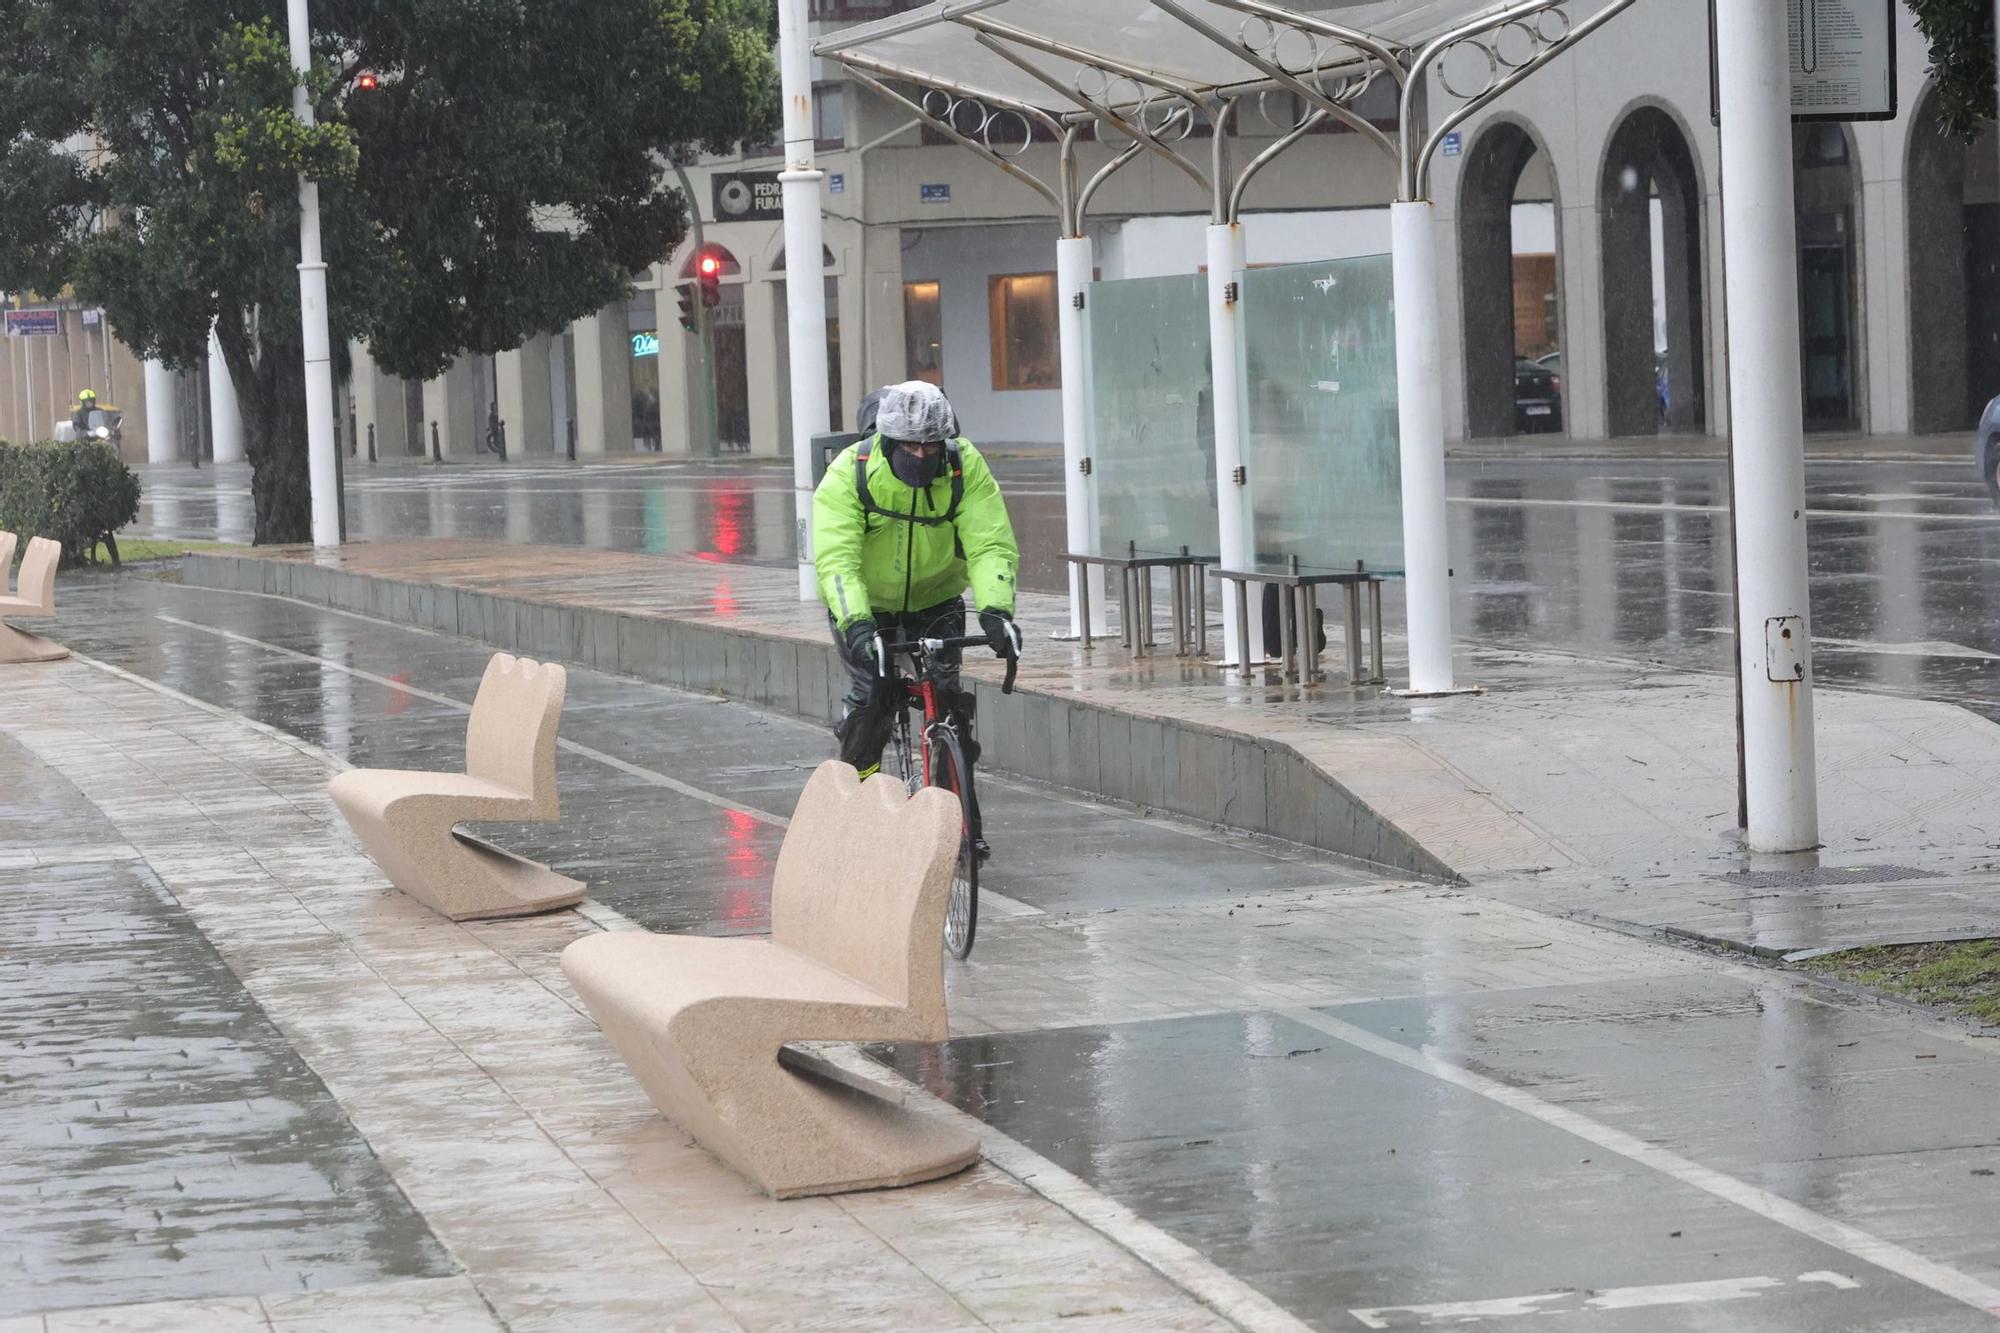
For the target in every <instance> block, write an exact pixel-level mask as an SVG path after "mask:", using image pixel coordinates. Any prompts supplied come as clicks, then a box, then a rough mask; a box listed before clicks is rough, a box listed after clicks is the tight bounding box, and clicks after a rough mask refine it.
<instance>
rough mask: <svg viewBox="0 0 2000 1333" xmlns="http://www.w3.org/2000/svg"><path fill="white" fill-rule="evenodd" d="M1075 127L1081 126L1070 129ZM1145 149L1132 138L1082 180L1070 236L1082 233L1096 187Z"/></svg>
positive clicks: (1144, 146)
mask: <svg viewBox="0 0 2000 1333" xmlns="http://www.w3.org/2000/svg"><path fill="white" fill-rule="evenodd" d="M1076 128H1081V127H1072V129H1076ZM1145 151H1146V145H1144V144H1142V143H1140V142H1139V141H1138V140H1137V139H1134V140H1133V141H1132V142H1131V143H1129V144H1126V145H1125V148H1124V151H1122V152H1120V153H1119V154H1118V155H1117V156H1116V157H1114V158H1112V159H1111V160H1110V161H1109V162H1106V163H1105V164H1104V165H1103V166H1101V167H1099V168H1098V169H1097V171H1096V173H1095V174H1094V175H1092V176H1091V178H1090V179H1089V180H1087V181H1085V182H1084V184H1083V188H1082V189H1081V190H1079V191H1077V194H1076V216H1075V217H1074V218H1073V219H1071V223H1072V225H1071V227H1070V231H1069V234H1070V235H1072V236H1081V235H1083V218H1084V214H1086V213H1087V212H1089V211H1090V201H1091V198H1092V197H1093V196H1095V195H1096V193H1097V190H1098V187H1099V186H1101V185H1103V184H1104V182H1106V181H1108V180H1110V179H1111V178H1112V176H1114V175H1116V174H1117V172H1118V169H1119V168H1120V167H1123V166H1125V165H1127V164H1128V163H1131V162H1133V161H1134V160H1136V159H1137V158H1138V157H1139V155H1140V154H1141V153H1143V152H1145Z"/></svg>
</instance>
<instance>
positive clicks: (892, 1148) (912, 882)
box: [562, 760, 979, 1199]
mask: <svg viewBox="0 0 2000 1333" xmlns="http://www.w3.org/2000/svg"><path fill="white" fill-rule="evenodd" d="M959 819H960V816H959V808H958V802H957V801H956V800H954V799H953V798H952V797H951V796H950V795H949V794H948V793H945V792H942V791H937V790H934V789H926V790H924V791H920V792H918V793H917V794H916V795H915V796H914V797H909V796H907V795H906V794H905V792H904V789H903V785H902V784H901V783H900V782H897V781H895V780H893V779H891V778H888V777H882V776H877V777H874V778H870V779H869V780H868V781H867V782H866V783H863V782H861V781H860V780H859V779H858V778H857V777H856V775H855V772H854V770H853V769H852V768H850V767H848V766H847V765H846V764H843V763H840V762H839V761H837V760H830V761H828V762H827V763H825V764H822V765H820V767H819V769H818V771H817V772H815V773H814V774H813V776H812V780H811V781H810V782H808V783H807V784H806V789H805V793H804V794H803V795H802V796H800V798H799V804H798V810H797V812H796V813H795V814H794V815H793V816H792V823H791V827H790V829H789V830H787V832H786V834H785V842H784V847H783V849H782V850H781V851H780V852H779V853H778V866H777V875H776V878H775V880H774V881H773V883H772V887H771V935H770V937H769V938H768V939H713V938H706V937H700V936H690V935H653V934H648V933H646V932H643V931H615V932H609V933H606V934H602V935H592V936H588V937H586V938H584V939H581V940H578V941H577V942H576V943H574V944H572V945H570V946H569V947H568V948H567V949H565V950H563V956H562V965H563V971H564V972H565V973H566V974H567V975H568V976H569V979H570V981H571V983H572V984H573V985H575V987H576V990H577V993H578V994H579V995H581V996H582V997H583V999H584V1002H585V1003H586V1004H588V1005H589V1006H590V1012H591V1013H592V1014H593V1015H594V1016H595V1017H596V1019H597V1023H598V1026H599V1027H601V1028H603V1029H604V1035H605V1036H606V1037H608V1038H610V1040H611V1044H612V1045H613V1046H614V1047H616V1048H617V1050H618V1053H619V1054H620V1055H621V1056H623V1057H624V1058H625V1063H626V1064H628V1065H630V1066H631V1068H632V1072H633V1073H634V1074H635V1075H637V1076H638V1079H639V1082H640V1084H641V1085H642V1086H644V1088H645V1089H646V1093H647V1095H648V1096H650V1097H651V1098H652V1099H653V1104H654V1105H655V1106H657V1107H659V1108H660V1110H661V1111H662V1112H663V1113H665V1115H666V1117H667V1118H668V1119H669V1120H671V1121H673V1122H674V1123H675V1124H676V1125H678V1126H680V1127H681V1128H682V1129H683V1130H685V1131H687V1132H688V1133H689V1134H692V1135H693V1136H694V1137H695V1139H696V1140H697V1141H699V1142H700V1143H701V1144H702V1145H703V1146H704V1147H706V1148H707V1149H709V1151H711V1152H713V1153H715V1154H716V1155H717V1156H719V1157H721V1158H723V1159H724V1160H725V1161H727V1162H728V1163H729V1164H730V1165H731V1166H734V1167H735V1168H736V1169H737V1170H739V1171H741V1172H742V1173H743V1174H744V1175H746V1176H748V1177H749V1178H750V1179H752V1180H754V1181H756V1182H757V1184H759V1185H761V1186H762V1187H763V1188H764V1189H765V1191H766V1192H768V1193H769V1194H771V1195H772V1196H773V1197H774V1198H780V1199H786V1198H793V1197H796V1196H799V1195H805V1194H834V1193H838V1192H840V1191H843V1190H858V1189H874V1188H880V1187H883V1186H890V1185H911V1184H915V1183H917V1182H918V1181H923V1180H934V1179H936V1178H937V1177H939V1176H945V1175H950V1174H951V1173H952V1172H954V1171H959V1170H962V1169H964V1168H965V1167H967V1166H970V1165H971V1164H972V1163H973V1162H974V1161H976V1160H978V1157H979V1144H978V1141H977V1140H976V1139H974V1138H973V1137H972V1136H971V1135H970V1134H967V1133H965V1132H964V1131H962V1130H959V1129H956V1128H953V1127H951V1126H949V1125H945V1124H941V1123H939V1122H937V1121H935V1120H933V1119H931V1118H929V1117H925V1116H922V1115H919V1114H918V1113H916V1112H914V1111H911V1110H909V1109H908V1108H906V1107H904V1106H902V1105H901V1104H900V1102H899V1101H897V1100H894V1099H893V1096H892V1095H890V1094H887V1093H886V1090H878V1091H881V1092H882V1093H883V1095H879V1096H878V1095H875V1094H874V1093H870V1092H867V1091H864V1090H862V1089H861V1088H858V1087H856V1086H853V1085H851V1084H848V1083H845V1082H835V1081H832V1080H829V1079H827V1078H824V1077H822V1076H819V1075H816V1074H813V1073H810V1072H806V1071H799V1070H794V1069H792V1068H790V1067H787V1066H785V1065H781V1064H780V1063H779V1059H778V1052H779V1048H780V1047H782V1046H783V1045H784V1044H785V1043H787V1042H797V1041H942V1040H944V1039H945V1037H946V1036H947V1035H949V1031H948V1028H947V1025H946V1020H945V997H944V950H943V948H942V947H941V940H942V936H943V931H944V909H945V899H946V897H947V895H948V893H949V892H950V887H951V876H952V867H953V865H954V864H955V863H956V861H957V857H958V842H959Z"/></svg>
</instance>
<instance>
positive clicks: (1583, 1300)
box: [1347, 1273, 1861, 1329]
mask: <svg viewBox="0 0 2000 1333" xmlns="http://www.w3.org/2000/svg"><path fill="white" fill-rule="evenodd" d="M1797 1281H1799V1282H1820V1283H1825V1284H1826V1285H1827V1286H1830V1287H1833V1288H1834V1289H1835V1290H1838V1291H1853V1290H1855V1289H1856V1288H1858V1287H1859V1286H1860V1285H1861V1284H1860V1283H1859V1282H1856V1281H1855V1280H1854V1279H1852V1278H1849V1277H1843V1276H1842V1275H1840V1274H1838V1273H1801V1274H1799V1276H1798V1278H1797ZM1784 1285H1785V1284H1784V1283H1783V1282H1781V1281H1779V1280H1778V1279H1777V1278H1774V1277H1730V1278H1720V1279H1717V1280H1715V1281H1710V1282H1670V1283H1663V1284H1660V1285H1658V1286H1650V1287H1610V1288H1607V1289H1605V1290H1603V1291H1550V1292H1542V1293H1541V1294H1539V1295H1535V1296H1504V1297H1501V1298H1500V1299H1499V1300H1491V1301H1445V1302H1442V1303H1440V1304H1437V1305H1385V1306H1380V1307H1378V1308H1376V1309H1372V1310H1349V1311H1348V1312H1347V1313H1349V1314H1351V1315H1353V1316H1354V1317H1355V1319H1357V1320H1359V1321H1360V1322H1361V1325H1362V1327H1364V1328H1378V1329H1381V1328H1410V1327H1425V1326H1428V1325H1432V1324H1465V1323H1470V1322H1472V1321H1473V1320H1476V1319H1507V1318H1512V1317H1514V1316H1516V1315H1526V1314H1542V1315H1553V1314H1580V1313H1584V1312H1587V1311H1591V1310H1644V1309H1650V1308H1653V1307H1656V1306H1663V1305H1712V1304H1714V1303H1716V1302H1718V1301H1740V1300H1746V1299H1749V1298H1751V1297H1755V1296H1761V1295H1764V1294H1765V1293H1766V1292H1770V1291H1776V1290H1780V1289H1782V1288H1783V1287H1784Z"/></svg>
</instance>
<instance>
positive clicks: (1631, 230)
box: [1598, 103, 1708, 435]
mask: <svg viewBox="0 0 2000 1333" xmlns="http://www.w3.org/2000/svg"><path fill="white" fill-rule="evenodd" d="M1702 217H1703V211H1702V185H1701V174H1700V167H1699V164H1698V163H1697V161H1696V158H1695V155H1694V150H1693V148H1692V147H1691V146H1690V144H1689V142H1688V136H1687V133H1686V131H1685V130H1684V129H1683V128H1682V126H1681V124H1680V122H1679V121H1678V120H1677V119H1676V118H1675V117H1674V115H1673V114H1672V113H1671V112H1669V111H1667V110H1666V109H1665V108H1663V107H1660V106H1657V105H1654V104H1650V103H1646V104H1641V105H1639V106H1637V107H1634V108H1633V109H1632V110H1631V111H1630V112H1629V113H1628V114H1627V115H1626V116H1625V117H1624V119H1623V120H1621V121H1619V122H1618V128H1617V129H1616V130H1615V131H1613V132H1612V135H1611V138H1610V140H1609V142H1608V143H1607V144H1606V146H1605V153H1604V165H1603V168H1602V170H1601V171H1600V172H1599V173H1598V222H1599V226H1600V228H1601V237H1602V250H1603V271H1602V275H1601V279H1600V280H1601V282H1602V284H1603V304H1604V378H1605V409H1606V420H1607V423H1608V429H1609V431H1610V433H1611V434H1612V435H1651V434H1654V433H1656V432H1659V431H1667V432H1671V433H1675V434H1684V433H1696V432H1701V431H1704V430H1706V429H1707V426H1708V384H1707V365H1706V358H1705V357H1704V355H1703V339H1704V333H1705V325H1706V322H1705V320H1704V319H1703V313H1702V293H1703V279H1702Z"/></svg>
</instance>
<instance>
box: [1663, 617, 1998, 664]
mask: <svg viewBox="0 0 2000 1333" xmlns="http://www.w3.org/2000/svg"><path fill="white" fill-rule="evenodd" d="M1735 632H1736V630H1735V628H1734V627H1733V626H1729V625H1703V626H1701V627H1700V628H1699V629H1697V630H1696V631H1695V633H1697V634H1734V633H1735ZM1812 643H1813V649H1814V651H1818V650H1819V649H1821V648H1829V649H1832V650H1833V651H1835V652H1844V653H1874V654H1876V655H1878V656H1881V657H1962V658H1967V659H1970V660H1973V661H1980V662H2000V653H1989V652H1987V651H1986V650H1985V649H1984V648H1972V647H1968V646H1967V645H1965V644H1962V643H1953V642H1951V640H1949V639H1924V640H1921V641H1919V642H1917V643H1876V642H1872V641H1870V640H1868V639H1829V638H1824V637H1822V636H1821V635H1818V634H1815V635H1813V641H1812Z"/></svg>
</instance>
